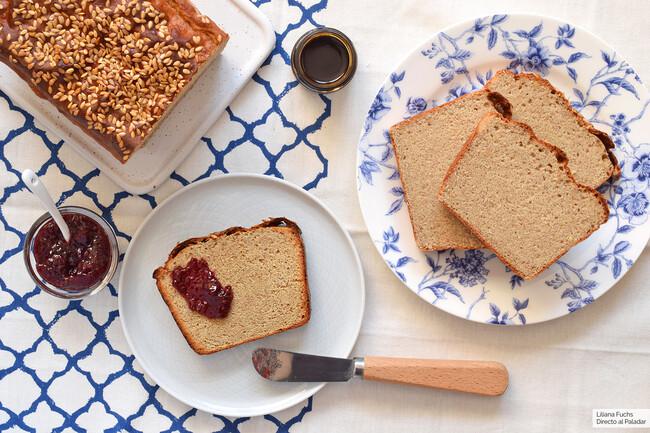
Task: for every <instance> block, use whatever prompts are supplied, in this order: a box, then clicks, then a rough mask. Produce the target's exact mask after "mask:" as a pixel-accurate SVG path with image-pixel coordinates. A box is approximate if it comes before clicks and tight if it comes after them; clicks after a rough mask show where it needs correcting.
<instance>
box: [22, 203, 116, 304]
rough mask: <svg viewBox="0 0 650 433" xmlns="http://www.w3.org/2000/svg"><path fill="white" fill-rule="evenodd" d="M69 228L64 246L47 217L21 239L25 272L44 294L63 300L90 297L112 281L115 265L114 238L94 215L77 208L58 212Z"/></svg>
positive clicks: (42, 217) (64, 208)
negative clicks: (23, 240) (23, 241)
mask: <svg viewBox="0 0 650 433" xmlns="http://www.w3.org/2000/svg"><path fill="white" fill-rule="evenodd" d="M59 211H60V212H61V215H62V216H63V219H64V220H65V222H66V223H67V224H68V227H69V228H70V240H69V241H67V242H66V240H65V239H64V238H63V235H62V234H61V231H60V230H59V228H58V226H57V225H56V223H55V222H54V220H53V219H52V217H51V216H50V215H49V214H44V215H42V216H41V217H40V218H38V219H37V220H36V222H34V224H33V225H32V227H31V228H30V229H29V232H28V233H27V236H26V238H25V246H24V249H23V257H24V259H25V266H26V267H27V272H28V273H29V275H30V277H31V278H32V280H34V282H35V283H36V284H37V285H38V286H39V287H40V288H41V289H42V290H44V291H45V292H47V293H49V294H51V295H54V296H58V297H61V298H66V299H79V298H83V297H86V296H89V295H93V294H95V293H97V292H99V291H100V290H101V289H103V288H104V287H106V286H107V285H108V283H109V282H110V281H111V278H113V275H114V274H115V270H116V269H117V263H118V261H119V250H118V247H117V237H116V236H115V232H114V231H113V229H112V227H111V226H110V225H109V224H108V223H107V222H106V220H104V219H103V218H102V217H101V216H99V215H97V214H96V213H94V212H92V211H90V210H88V209H84V208H81V207H77V206H65V207H61V208H59Z"/></svg>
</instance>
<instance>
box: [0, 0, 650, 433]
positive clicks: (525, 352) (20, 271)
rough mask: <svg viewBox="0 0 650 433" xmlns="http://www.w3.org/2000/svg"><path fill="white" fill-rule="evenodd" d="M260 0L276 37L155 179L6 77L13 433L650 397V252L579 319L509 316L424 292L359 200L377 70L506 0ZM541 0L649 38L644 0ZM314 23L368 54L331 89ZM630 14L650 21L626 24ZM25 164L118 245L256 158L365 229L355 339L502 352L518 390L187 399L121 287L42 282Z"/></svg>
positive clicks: (370, 416) (545, 416)
mask: <svg viewBox="0 0 650 433" xmlns="http://www.w3.org/2000/svg"><path fill="white" fill-rule="evenodd" d="M253 3H255V5H256V6H258V7H260V9H261V10H262V11H264V12H265V13H266V14H267V15H269V17H270V18H271V20H272V22H273V25H274V28H275V31H276V46H275V48H274V50H273V53H272V54H271V56H270V57H269V58H268V59H267V60H266V61H265V63H264V66H263V67H262V68H261V69H260V71H258V73H257V74H255V76H254V77H253V79H252V82H251V83H249V84H248V85H247V87H246V88H245V89H244V90H243V92H242V94H241V95H240V96H239V97H238V98H237V99H236V100H235V102H234V103H233V104H232V105H231V106H230V107H229V108H228V110H227V112H226V113H225V114H224V115H223V116H222V117H221V118H220V119H219V120H218V122H217V123H216V124H215V126H214V127H213V128H212V129H211V130H210V131H209V132H208V133H207V134H206V136H205V137H203V139H202V141H201V143H200V144H199V145H198V146H197V148H196V149H195V151H194V152H193V153H192V155H191V156H190V157H189V158H188V159H187V160H186V161H185V162H184V163H183V164H182V165H181V166H180V167H179V168H178V169H177V170H176V171H175V172H174V173H173V174H172V175H171V179H170V180H169V181H167V182H165V183H164V184H163V185H162V186H161V187H160V188H159V189H158V190H156V191H154V192H152V193H150V194H145V195H141V196H132V195H130V194H128V193H126V192H124V191H121V190H120V189H119V187H117V186H116V185H114V184H113V183H112V182H111V181H110V180H108V179H107V178H106V177H105V176H104V175H102V173H100V172H99V170H98V169H96V168H94V167H92V166H90V165H89V164H88V163H86V162H85V161H84V160H82V159H81V158H80V157H79V156H78V155H76V154H75V153H74V151H72V150H71V149H70V148H69V147H68V146H66V144H65V143H64V142H63V141H62V140H61V139H59V138H58V137H56V136H54V135H53V134H51V133H49V132H46V131H44V130H43V129H42V128H41V127H40V126H39V124H38V120H37V119H35V118H34V117H33V115H32V114H30V113H28V112H26V111H25V110H23V109H21V108H20V107H18V106H16V105H15V104H14V103H13V102H12V101H11V99H10V98H9V97H7V95H5V94H4V93H2V92H0V161H1V163H2V164H1V167H0V224H1V225H2V231H0V431H3V432H4V431H39V432H40V431H43V432H49V431H57V432H63V431H66V432H70V431H111V432H117V431H146V432H149V431H152V432H153V431H181V432H198V431H219V432H242V433H243V432H253V431H271V432H289V431H291V432H293V433H297V432H300V431H305V432H307V431H314V432H315V431H348V430H355V431H366V430H373V431H387V432H388V431H403V430H407V431H425V430H433V429H435V430H440V431H449V429H453V430H456V431H467V432H470V431H471V432H473V431H494V432H496V431H504V426H505V425H508V426H509V427H508V429H507V430H508V431H518V430H523V429H526V430H527V431H548V430H550V429H552V430H555V431H586V430H587V429H588V428H590V426H591V409H592V408H596V407H650V393H648V391H647V390H648V389H650V371H649V370H650V369H649V368H648V365H650V337H649V335H650V325H649V324H648V321H647V320H643V316H644V315H645V316H647V311H648V308H650V296H648V295H647V290H645V292H644V293H641V292H640V290H639V287H640V286H642V285H646V286H647V279H648V277H650V275H649V273H648V272H647V271H646V269H647V264H648V257H647V254H644V255H642V256H641V258H640V259H639V261H641V262H642V263H641V264H639V263H638V264H637V265H636V268H640V269H636V268H635V269H633V270H632V271H631V272H630V275H629V276H626V278H625V279H624V280H623V282H622V283H621V284H619V286H620V287H617V288H616V290H613V291H612V292H613V293H612V294H608V295H607V296H605V297H604V299H603V300H602V301H599V302H597V303H596V304H595V305H594V306H591V307H590V308H588V309H586V310H585V311H584V312H580V313H577V314H576V315H574V316H572V317H571V319H570V320H569V319H566V320H565V319H562V321H556V322H554V323H550V324H543V325H539V326H536V327H532V328H525V329H524V328H522V329H518V330H511V329H507V330H501V329H499V330H496V329H494V328H484V327H478V326H477V325H475V324H470V323H466V322H463V321H462V320H459V319H456V318H452V317H450V316H447V315H446V314H444V313H442V312H439V311H436V310H435V309H433V308H430V307H429V306H428V305H426V304H425V303H424V302H421V301H420V300H418V299H417V298H416V297H415V296H412V294H410V293H409V292H408V290H407V289H406V288H404V287H402V286H401V284H400V283H399V281H398V280H397V279H395V278H394V277H393V276H392V275H391V274H390V271H389V270H388V269H387V268H386V267H385V265H384V263H383V262H382V260H381V258H380V257H379V256H378V255H377V253H376V252H375V251H374V247H373V245H372V240H371V239H369V238H368V236H367V235H366V234H365V233H364V227H363V225H362V222H361V218H360V215H359V212H358V207H357V204H356V198H355V186H354V185H355V163H354V157H355V146H356V139H357V137H358V133H359V130H360V127H361V124H362V120H363V116H364V113H365V110H366V109H367V106H368V104H369V102H370V100H371V98H372V96H373V95H374V93H375V92H376V90H377V87H378V86H379V83H380V82H381V81H382V80H383V78H384V75H385V74H386V72H387V71H389V70H391V68H392V66H393V64H394V63H395V62H396V61H398V60H399V59H400V58H401V57H402V56H403V54H404V53H405V52H407V51H408V50H410V49H411V48H412V47H413V46H414V45H415V44H416V43H418V42H420V41H421V40H422V39H423V38H425V37H427V36H428V35H430V34H431V33H432V32H434V31H436V30H439V29H440V28H442V27H443V26H445V25H449V24H452V23H453V22H455V21H458V20H463V19H467V18H471V17H474V16H481V15H488V14H491V13H494V11H493V10H492V9H491V8H490V6H489V5H485V4H484V2H481V1H479V0H472V1H470V2H463V3H462V5H458V4H457V2H454V1H452V0H445V1H439V2H431V4H425V3H426V2H418V1H411V2H385V3H386V4H382V3H380V2H345V1H342V0H337V1H332V0H330V4H328V0H320V1H304V2H303V1H297V0H288V1H286V2H285V1H279V0H278V1H276V0H273V1H270V0H256V1H253ZM505 3H507V4H505ZM538 3H539V2H536V1H531V0H517V1H515V0H508V1H507V2H504V5H503V7H504V8H505V9H508V7H510V8H513V7H514V8H517V10H521V8H522V5H526V6H527V7H529V8H530V11H531V12H539V13H546V14H554V15H558V14H562V15H564V17H563V18H564V19H566V20H568V21H578V22H579V23H580V21H581V20H583V17H586V16H589V17H590V18H589V19H587V18H584V20H583V21H584V22H582V24H583V25H586V26H588V28H590V29H591V30H594V27H596V28H597V27H598V26H599V25H600V24H601V23H603V22H605V21H604V20H608V19H609V18H605V17H611V16H612V15H615V14H619V15H616V16H617V17H618V18H617V19H616V20H611V24H610V21H606V22H607V24H608V25H610V26H611V30H610V31H609V32H607V35H605V36H606V37H611V38H614V39H616V38H619V43H620V44H625V46H629V47H632V48H630V49H631V50H634V51H635V52H637V53H638V52H641V48H642V45H641V42H637V39H638V40H643V39H645V40H647V39H648V37H649V36H650V34H648V30H647V26H646V27H645V30H642V23H643V19H644V18H643V17H647V16H648V12H650V7H647V6H646V4H645V3H643V2H641V1H637V2H629V4H628V3H626V7H625V9H626V10H629V12H628V13H627V14H622V12H621V11H620V10H619V8H617V7H616V6H615V5H613V3H609V2H606V1H595V2H589V4H586V3H585V4H581V5H580V4H572V5H570V6H566V5H564V2H561V1H557V2H555V3H553V2H549V4H545V5H540V4H538ZM319 25H329V26H333V27H340V28H341V29H342V30H344V31H346V33H348V34H349V35H350V36H351V37H352V39H353V40H354V42H355V44H356V46H357V50H358V52H359V71H358V73H357V77H356V79H355V80H354V81H353V82H352V83H351V84H350V86H349V87H348V88H346V89H345V90H343V91H341V92H340V93H338V94H336V95H333V96H329V97H328V96H318V95H315V94H311V93H309V92H308V91H306V90H305V89H303V88H301V87H300V86H299V85H298V83H297V82H296V81H295V79H294V77H293V76H292V75H291V69H290V67H289V53H290V50H291V47H292V45H293V43H294V42H295V40H296V39H297V38H298V37H299V36H300V35H301V34H302V33H303V32H305V31H307V30H309V29H311V28H313V27H315V26H319ZM628 29H638V31H639V32H641V31H643V32H644V33H643V36H644V37H637V35H635V34H631V33H630V34H626V33H625V32H626V31H628ZM613 43H614V44H615V43H616V42H613ZM623 48H625V47H623ZM621 51H622V52H623V53H624V54H628V53H626V52H625V50H624V49H623V50H621ZM632 60H633V59H632ZM648 66H649V65H648V62H647V54H646V61H645V63H644V64H642V65H641V67H640V68H639V67H637V70H639V73H640V75H642V76H648V75H650V71H649V70H648V69H649V68H648ZM644 68H645V70H644ZM27 167H30V168H33V169H35V170H36V171H37V173H38V175H39V176H41V178H42V179H43V181H44V182H45V184H46V185H47V186H48V188H49V189H50V191H51V192H52V194H53V195H54V197H55V198H56V199H57V203H58V204H59V205H63V204H75V205H81V206H86V207H89V208H91V209H94V210H96V211H97V212H99V213H100V214H102V215H103V216H104V217H105V218H106V219H107V220H108V221H109V222H110V223H111V224H112V225H113V227H114V229H115V230H116V233H117V235H118V238H119V243H120V251H121V252H122V254H123V253H124V251H125V250H126V248H127V246H128V242H129V241H130V239H131V235H132V234H133V233H134V232H135V230H136V229H137V227H138V225H139V224H140V222H141V221H142V219H143V218H144V217H145V216H146V215H147V214H148V213H149V212H150V211H151V209H153V208H154V207H155V206H156V205H158V204H160V203H161V202H162V201H163V200H164V199H165V198H166V197H167V196H169V195H170V194H171V193H172V192H174V191H176V190H178V189H179V188H181V187H182V186H184V185H187V184H189V183H191V182H193V181H195V180H198V179H202V178H205V177H208V176H214V175H219V174H221V173H228V172H240V171H247V172H257V173H265V174H268V175H271V176H277V177H283V178H286V179H288V180H290V181H292V182H294V183H296V184H298V185H301V186H303V187H304V188H305V189H308V190H310V191H312V192H314V193H315V194H316V195H318V196H319V197H321V198H322V199H323V200H325V201H326V203H327V204H328V205H329V206H330V207H332V208H333V210H334V211H335V213H337V214H338V216H339V217H340V218H341V219H342V220H343V221H344V223H345V224H346V227H347V228H348V229H350V230H351V232H353V233H355V242H356V243H357V246H358V247H359V249H360V253H361V256H362V259H363V262H364V268H365V270H366V275H367V278H368V282H367V283H368V287H367V289H368V305H367V308H366V311H367V314H366V318H365V321H364V325H363V329H362V334H361V337H360V340H359V343H358V345H357V348H356V351H357V352H358V353H360V354H363V353H369V352H373V353H378V354H392V355H413V356H423V357H424V356H428V357H436V356H437V357H453V358H484V359H495V360H500V361H503V362H506V363H507V364H508V366H509V367H510V371H511V375H512V379H513V381H512V385H511V388H510V390H509V393H508V394H507V395H506V396H504V398H502V399H481V398H478V397H471V396H459V395H455V394H445V393H436V392H430V391H427V390H424V391H423V390H404V389H402V388H395V387H390V386H387V385H379V384H366V383H357V384H350V385H333V386H328V387H326V388H325V389H324V390H323V391H322V392H321V393H319V394H318V395H316V396H315V397H313V398H310V399H309V400H307V401H305V402H304V403H302V404H299V405H297V406H295V407H293V408H290V409H287V410H285V411H283V412H281V413H278V414H274V415H267V416H264V417H257V418H253V419H249V418H238V419H236V418H226V417H223V416H219V415H212V414H206V413H203V412H199V411H197V410H196V409H192V408H190V407H188V406H186V405H184V404H182V403H180V402H178V401H177V400H175V399H174V398H172V397H170V396H169V395H168V394H167V393H165V392H164V391H163V390H162V389H160V388H159V387H158V386H157V385H156V384H154V383H153V382H152V380H151V379H150V378H149V377H148V376H147V375H146V374H144V373H143V371H142V369H141V367H140V366H139V365H138V362H137V361H136V360H135V358H134V356H133V355H132V354H131V352H130V350H129V348H128V346H127V344H126V341H125V339H124V335H123V332H122V328H121V324H120V319H119V315H118V311H117V293H116V288H115V285H111V286H110V287H109V289H108V290H105V291H103V292H101V293H100V294H99V295H97V296H93V297H91V298H88V299H86V300H83V301H73V302H66V301H63V300H60V299H56V298H53V297H51V296H49V295H47V294H45V293H43V292H41V291H40V290H39V289H37V288H35V286H34V284H33V283H32V282H31V280H30V279H29V277H28V276H27V274H26V272H25V270H24V266H23V262H22V248H23V242H24V238H25V232H26V231H27V230H28V229H29V227H30V225H31V223H32V222H33V221H34V220H35V219H36V217H37V216H39V215H40V214H41V213H42V210H41V209H40V207H39V205H38V203H37V202H36V201H35V199H34V198H33V197H32V196H31V195H30V194H29V193H28V192H27V191H26V189H25V188H23V186H22V184H21V182H20V180H19V174H20V171H21V170H22V169H24V168H27ZM643 263H645V265H644V264H643ZM118 272H119V270H118ZM116 281H117V278H115V280H114V284H115V282H116ZM603 318H604V319H603ZM612 371H615V374H614V373H611V372H612ZM607 372H609V373H611V374H605V373H607Z"/></svg>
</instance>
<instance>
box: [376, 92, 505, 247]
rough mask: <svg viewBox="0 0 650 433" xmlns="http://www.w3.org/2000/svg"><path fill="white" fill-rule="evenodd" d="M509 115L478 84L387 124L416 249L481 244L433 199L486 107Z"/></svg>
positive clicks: (498, 99) (502, 102)
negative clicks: (447, 99)
mask: <svg viewBox="0 0 650 433" xmlns="http://www.w3.org/2000/svg"><path fill="white" fill-rule="evenodd" d="M495 110H496V111H498V112H500V113H502V114H503V115H506V116H509V115H510V105H509V104H508V101H506V100H504V99H503V97H501V96H500V95H499V94H496V93H490V92H488V91H485V90H479V91H476V92H473V93H470V94H467V95H463V96H461V97H459V98H457V99H454V100H453V101H450V102H447V103H446V104H443V105H441V106H439V107H434V108H432V109H430V110H428V111H425V112H423V113H420V114H418V115H416V116H413V117H411V118H410V119H407V120H405V121H403V122H400V123H398V124H396V125H394V126H392V127H391V128H390V130H389V134H390V138H391V142H392V144H393V149H394V150H395V156H396V159H397V165H398V168H399V173H400V179H401V181H402V186H403V189H404V198H405V200H406V203H407V205H408V210H409V216H410V218H411V224H412V226H413V233H414V235H415V241H416V243H417V245H418V247H419V248H420V249H422V250H445V249H448V248H482V247H483V244H482V243H481V242H480V241H479V240H478V239H477V238H476V237H475V236H474V235H472V234H471V233H470V232H469V231H468V230H467V229H466V228H465V227H464V226H463V225H462V224H461V223H460V222H459V221H457V220H456V218H454V216H453V215H452V214H450V213H449V211H447V209H445V207H444V206H442V205H441V204H440V203H439V202H438V200H436V197H435V194H436V191H438V190H439V189H440V184H441V182H442V179H443V177H444V176H445V174H446V173H447V170H448V169H449V165H450V164H451V162H452V161H453V160H454V158H455V157H456V154H457V153H458V151H459V150H460V149H461V147H462V146H463V144H464V143H465V142H466V141H467V138H468V137H469V135H470V134H471V132H472V130H473V128H474V126H476V124H477V123H478V122H479V120H480V119H481V118H482V117H483V116H484V115H485V114H486V113H490V112H495Z"/></svg>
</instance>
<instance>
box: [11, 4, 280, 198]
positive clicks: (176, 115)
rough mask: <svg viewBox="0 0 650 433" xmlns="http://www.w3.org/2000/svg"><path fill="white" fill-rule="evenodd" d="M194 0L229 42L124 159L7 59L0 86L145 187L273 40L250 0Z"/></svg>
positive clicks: (165, 172) (138, 188)
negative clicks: (72, 119)
mask: <svg viewBox="0 0 650 433" xmlns="http://www.w3.org/2000/svg"><path fill="white" fill-rule="evenodd" d="M193 3H194V4H195V5H196V7H197V8H198V9H199V10H200V11H201V12H202V13H203V14H205V15H207V16H209V17H210V18H212V19H213V20H214V22H215V23H217V25H219V26H220V27H221V28H223V29H224V30H225V31H226V33H228V34H229V35H230V40H229V41H228V45H226V48H225V49H224V50H223V52H222V53H221V55H220V56H219V58H217V59H216V60H215V61H214V62H213V63H212V64H211V65H210V66H209V67H208V69H207V70H206V71H205V72H204V73H203V75H202V76H201V77H200V79H199V80H198V81H197V82H196V84H194V86H193V87H192V88H191V89H190V90H189V91H188V92H187V93H186V94H185V95H184V96H183V99H181V101H180V102H179V103H178V104H176V106H175V107H174V109H173V111H172V113H170V114H169V116H167V117H166V118H165V119H164V121H163V122H162V123H161V124H160V127H158V129H157V130H156V131H155V133H154V134H153V136H152V137H151V139H150V140H149V141H148V142H147V144H146V146H144V147H143V148H142V149H140V150H138V151H137V152H136V153H134V154H133V156H132V157H131V158H130V159H129V161H128V162H127V163H126V164H121V163H120V162H119V161H117V159H115V158H114V157H113V156H112V155H111V154H110V153H109V152H108V151H107V150H106V149H104V148H103V147H102V146H100V145H99V144H97V143H96V142H95V141H94V140H93V139H91V138H89V137H88V136H87V135H86V133H84V132H83V131H82V130H81V129H80V128H78V127H77V126H75V125H74V124H72V122H70V121H69V120H68V119H66V118H65V117H63V116H62V115H61V114H60V113H59V112H58V111H57V109H56V108H55V107H54V106H53V105H52V104H50V103H49V102H47V101H45V100H44V99H41V98H39V97H38V96H36V94H35V93H34V92H33V91H32V90H31V89H30V88H29V86H28V85H27V83H26V82H24V81H23V80H22V79H21V78H20V77H18V75H16V74H15V73H14V72H13V71H12V70H11V69H9V67H8V66H6V65H5V64H0V88H1V89H2V90H3V91H4V92H6V93H7V94H8V95H9V96H10V97H11V98H12V100H13V101H14V102H15V103H16V104H17V105H20V106H21V107H22V108H24V109H26V110H27V111H29V112H30V113H32V114H33V115H34V116H35V117H36V119H37V120H38V121H39V122H41V123H42V124H43V125H44V126H45V127H46V128H47V129H49V130H50V131H52V132H54V133H55V134H56V135H58V136H59V137H61V138H63V139H64V140H65V142H66V144H67V145H69V146H72V147H73V148H74V149H75V150H76V151H77V152H79V154H80V155H81V156H82V157H83V158H84V159H86V160H87V161H88V162H90V163H91V164H93V165H94V166H96V167H99V169H100V170H101V171H102V172H103V173H105V174H106V175H107V176H108V177H110V178H111V179H112V180H113V182H115V183H116V184H118V185H119V186H121V187H122V188H124V189H125V190H126V191H128V192H130V193H132V194H144V193H147V192H149V191H151V190H152V189H154V188H156V187H157V186H158V185H160V184H161V183H162V182H164V181H165V180H166V179H167V178H168V177H169V175H170V174H171V173H172V171H174V169H175V168H176V167H178V165H179V164H180V163H181V162H182V161H183V160H184V159H185V158H186V157H187V156H188V155H189V154H190V152H191V151H192V150H193V149H194V147H195V146H196V144H197V143H198V142H199V140H200V138H201V136H203V134H205V133H206V131H207V130H208V129H209V128H210V126H211V125H212V124H213V123H214V122H215V121H216V120H217V119H218V118H219V116H221V113H223V111H224V110H225V109H226V107H227V106H228V104H230V102H231V101H232V100H233V99H234V98H235V96H237V94H238V93H239V91H240V90H241V89H242V88H243V87H244V84H246V83H247V82H248V80H249V79H250V77H251V76H252V75H253V74H254V73H255V71H257V69H258V68H259V67H260V65H261V64H262V62H264V60H265V59H266V57H267V56H268V55H269V53H270V52H271V50H272V49H273V46H274V44H275V33H274V32H273V28H272V27H271V23H270V22H269V20H268V18H266V16H265V15H264V14H263V13H262V12H260V11H259V10H258V9H257V8H256V7H255V6H254V5H253V4H251V3H250V2H249V1H248V0H194V1H193Z"/></svg>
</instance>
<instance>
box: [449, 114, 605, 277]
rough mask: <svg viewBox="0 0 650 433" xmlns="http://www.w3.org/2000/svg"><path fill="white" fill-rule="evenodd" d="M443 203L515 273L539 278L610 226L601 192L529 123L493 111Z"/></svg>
mask: <svg viewBox="0 0 650 433" xmlns="http://www.w3.org/2000/svg"><path fill="white" fill-rule="evenodd" d="M439 199H440V201H441V202H442V203H443V204H444V205H445V206H446V207H447V208H448V209H449V210H450V211H451V212H452V213H453V214H455V215H456V216H457V217H458V219H459V220H460V221H462V222H463V223H464V224H465V225H466V226H467V227H468V228H469V229H470V230H471V231H472V232H473V233H474V234H475V235H476V236H477V237H478V238H479V239H481V241H482V242H483V243H484V244H485V245H486V246H487V247H488V248H491V249H492V250H494V252H495V253H496V254H497V256H498V257H499V258H500V259H501V260H502V261H503V262H504V263H505V264H506V265H508V267H510V269H512V271H513V272H514V273H516V274H517V275H519V276H521V277H522V278H524V279H531V278H533V277H535V276H536V275H537V274H539V273H540V272H542V271H543V270H545V269H546V268H548V267H549V266H550V265H551V264H552V263H553V262H555V261H556V260H557V259H559V258H560V257H561V256H562V255H563V254H564V253H565V252H566V251H568V250H569V248H571V247H572V246H573V245H575V244H576V243H578V242H580V241H582V240H583V239H585V238H587V236H589V235H590V234H591V233H593V232H594V231H595V230H596V229H598V227H599V226H600V225H601V224H604V223H605V222H606V221H607V218H608V215H609V209H608V207H607V203H606V202H605V200H604V199H603V198H602V197H601V195H600V194H598V192H597V191H596V190H594V189H592V188H590V187H587V186H584V185H580V184H578V183H577V182H576V181H575V179H574V178H573V175H572V174H571V171H570V170H569V168H568V163H567V159H566V156H565V154H564V153H563V152H562V151H561V150H559V149H558V148H557V147H555V146H552V145H551V144H548V143H546V142H544V141H542V140H540V139H539V138H537V137H536V136H535V135H534V134H533V132H532V130H531V128H530V127H528V126H527V125H525V124H522V123H519V122H515V121H513V120H508V119H505V118H504V117H502V116H499V115H498V114H488V115H486V116H485V118H483V120H481V122H480V123H479V125H478V126H477V127H476V129H475V130H474V132H473V133H472V135H471V137H470V138H469V140H467V142H466V143H465V145H464V146H463V148H462V150H461V151H460V152H459V154H458V156H457V157H456V159H455V161H454V162H453V164H452V165H451V167H450V168H449V171H448V173H447V175H446V176H445V178H444V180H443V182H442V186H441V187H440V191H439Z"/></svg>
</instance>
